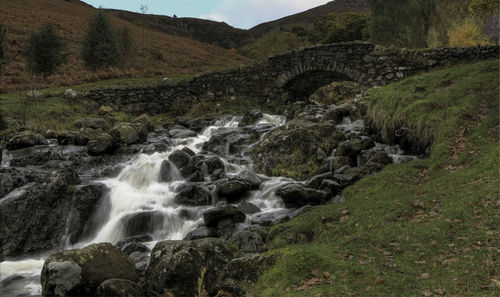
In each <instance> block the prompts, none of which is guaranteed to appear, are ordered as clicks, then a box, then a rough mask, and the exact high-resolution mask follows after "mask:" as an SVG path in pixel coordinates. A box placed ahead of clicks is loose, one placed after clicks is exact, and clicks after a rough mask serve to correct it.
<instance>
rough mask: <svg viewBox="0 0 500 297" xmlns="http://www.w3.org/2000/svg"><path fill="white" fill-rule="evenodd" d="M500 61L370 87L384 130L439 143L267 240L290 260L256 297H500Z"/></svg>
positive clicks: (370, 105) (371, 106)
mask: <svg viewBox="0 0 500 297" xmlns="http://www.w3.org/2000/svg"><path fill="white" fill-rule="evenodd" d="M498 71H499V69H498V61H488V62H478V63H475V64H469V65H462V66H456V67H453V68H449V69H444V70H439V71H435V72H432V73H426V74H422V75H419V76H415V77H412V78H409V79H407V80H405V81H401V82H399V83H396V84H392V85H389V86H386V87H383V88H376V89H373V90H372V91H371V92H370V93H369V95H368V96H367V98H366V99H365V101H364V104H366V107H367V110H368V112H367V114H368V116H369V117H370V118H371V119H372V120H373V121H374V123H375V124H376V125H377V126H378V128H379V129H381V130H382V131H384V132H385V133H390V132H393V131H394V130H396V129H400V128H401V127H402V126H403V125H404V127H406V128H407V131H408V132H407V133H411V135H412V136H413V137H415V138H416V139H418V140H420V141H422V142H426V141H431V140H432V141H433V145H432V149H431V155H430V157H429V158H428V159H425V160H416V161H413V162H410V163H407V164H404V165H390V166H388V167H386V168H385V169H384V170H383V171H382V172H380V173H378V174H377V175H374V176H371V177H369V178H366V179H364V180H362V181H360V182H358V183H357V184H355V185H354V186H352V187H350V188H348V189H346V190H345V191H344V193H343V195H344V198H345V202H344V203H339V204H330V205H325V206H322V207H320V208H317V209H315V210H312V211H310V212H308V213H305V214H303V215H301V216H299V217H298V218H296V219H294V220H292V221H290V222H288V223H285V224H281V225H277V226H274V227H273V228H272V229H271V233H270V246H271V251H270V253H277V254H282V255H283V256H282V257H281V258H280V260H279V261H278V262H277V264H276V265H275V266H273V267H272V268H270V269H269V270H267V271H266V272H265V274H264V275H263V276H262V277H261V278H260V280H259V282H258V283H257V285H256V286H255V287H254V288H253V289H252V290H251V292H252V295H253V296H349V295H354V296H434V295H454V296H494V295H495V296H498V294H499V292H500V242H499V238H500V231H499V228H500V200H499V138H498V136H499V98H498V94H499V88H498V81H499V79H498Z"/></svg>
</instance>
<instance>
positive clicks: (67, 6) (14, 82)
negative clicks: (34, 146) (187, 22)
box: [0, 0, 246, 93]
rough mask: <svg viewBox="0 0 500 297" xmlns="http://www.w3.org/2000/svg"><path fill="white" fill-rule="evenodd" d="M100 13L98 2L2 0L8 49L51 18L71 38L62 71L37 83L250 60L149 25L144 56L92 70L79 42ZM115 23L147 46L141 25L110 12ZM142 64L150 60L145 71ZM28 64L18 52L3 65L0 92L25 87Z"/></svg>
mask: <svg viewBox="0 0 500 297" xmlns="http://www.w3.org/2000/svg"><path fill="white" fill-rule="evenodd" d="M95 13H96V9H95V8H93V7H92V6H89V5H87V4H85V3H83V2H80V1H65V0H36V1H31V0H15V1H14V0H2V1H0V22H3V23H4V24H5V25H6V27H7V31H8V32H7V39H8V42H7V48H8V49H7V50H8V53H9V55H10V56H12V55H15V53H17V52H18V51H19V50H21V49H22V48H24V47H25V45H26V44H27V41H28V36H29V34H30V32H33V31H36V30H37V29H38V28H39V27H40V26H41V25H42V24H44V23H46V22H50V23H52V24H53V25H55V28H56V30H57V31H58V33H59V34H60V35H62V36H63V37H64V38H65V39H66V41H68V42H69V49H68V53H69V57H68V63H67V64H66V65H65V66H64V67H63V68H62V69H61V71H60V73H59V74H58V75H53V76H51V77H49V79H48V81H46V82H41V81H39V82H37V83H36V85H35V87H36V88H42V87H53V86H61V85H75V84H80V83H85V82H92V81H98V80H103V79H110V78H118V77H136V76H155V75H160V74H171V73H195V72H199V71H202V70H214V69H220V68H225V67H229V66H236V65H239V64H241V63H242V62H244V61H245V60H246V58H244V57H242V56H240V55H238V54H236V53H235V52H234V51H231V50H226V49H222V48H219V47H216V46H212V45H210V44H206V43H202V42H198V41H194V40H192V39H188V38H184V37H180V36H174V35H168V34H165V33H162V32H159V31H156V30H152V29H147V30H145V31H144V33H145V34H144V37H145V41H146V42H145V44H146V52H147V54H146V55H145V57H146V58H145V59H142V58H141V57H140V56H138V57H137V58H136V59H134V60H133V61H131V63H129V65H128V67H127V68H126V69H124V70H122V69H108V70H105V71H100V72H97V73H96V72H91V71H89V70H87V69H85V67H84V65H83V61H82V60H81V59H80V43H81V41H82V40H83V38H84V36H85V34H86V29H87V23H88V20H89V18H90V17H92V16H93V15H94V14H95ZM111 23H112V25H113V26H114V27H115V28H118V27H128V28H129V29H130V30H131V32H132V34H133V36H134V39H135V45H136V46H135V47H136V51H137V52H139V51H140V49H141V48H142V38H143V30H142V28H141V27H139V26H137V25H135V24H132V23H130V22H128V21H126V20H124V19H121V18H118V17H116V16H111ZM141 64H145V73H144V74H143V73H142V71H141V68H142V67H141ZM25 68H26V67H25V60H24V57H22V56H21V55H18V56H17V57H16V59H15V61H13V62H12V63H10V64H9V65H8V66H7V68H6V69H4V70H3V75H2V77H1V80H0V93H1V92H6V91H12V90H17V89H19V88H26V87H27V79H28V78H27V75H26V69H25Z"/></svg>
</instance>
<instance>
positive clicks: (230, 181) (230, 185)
mask: <svg viewBox="0 0 500 297" xmlns="http://www.w3.org/2000/svg"><path fill="white" fill-rule="evenodd" d="M215 186H216V187H217V194H218V195H219V197H224V198H227V199H228V200H230V201H234V200H237V199H239V198H241V197H242V196H243V195H244V194H246V193H247V192H248V191H250V190H251V189H252V184H250V183H249V182H247V181H245V180H242V179H239V178H224V179H220V180H217V181H216V182H215Z"/></svg>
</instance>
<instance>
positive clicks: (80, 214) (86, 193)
mask: <svg viewBox="0 0 500 297" xmlns="http://www.w3.org/2000/svg"><path fill="white" fill-rule="evenodd" d="M105 191H106V186H104V185H103V184H100V183H95V184H90V185H85V186H77V187H76V188H75V191H74V193H73V199H72V207H71V210H70V212H69V215H68V221H67V224H68V226H71V228H70V229H69V230H70V232H69V234H67V236H68V237H67V238H68V240H69V242H70V243H72V244H74V243H76V242H78V241H79V240H80V239H82V236H83V235H85V234H86V235H89V231H90V222H89V218H90V217H91V216H92V214H93V213H94V211H95V208H96V206H97V202H98V201H99V199H100V198H101V197H102V195H103V194H104V193H105Z"/></svg>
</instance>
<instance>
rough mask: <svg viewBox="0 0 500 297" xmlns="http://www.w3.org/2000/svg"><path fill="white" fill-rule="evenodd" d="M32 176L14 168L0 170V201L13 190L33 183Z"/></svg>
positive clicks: (33, 177)
mask: <svg viewBox="0 0 500 297" xmlns="http://www.w3.org/2000/svg"><path fill="white" fill-rule="evenodd" d="M34 179H35V176H34V174H30V173H29V172H25V171H24V170H20V169H16V168H0V197H1V198H0V199H2V198H3V197H4V196H5V195H7V194H8V193H10V192H12V191H13V190H14V189H16V188H19V187H21V186H23V185H24V184H26V183H28V182H30V181H33V180H34Z"/></svg>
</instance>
